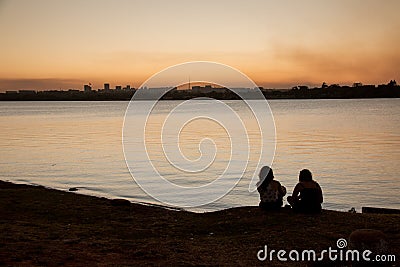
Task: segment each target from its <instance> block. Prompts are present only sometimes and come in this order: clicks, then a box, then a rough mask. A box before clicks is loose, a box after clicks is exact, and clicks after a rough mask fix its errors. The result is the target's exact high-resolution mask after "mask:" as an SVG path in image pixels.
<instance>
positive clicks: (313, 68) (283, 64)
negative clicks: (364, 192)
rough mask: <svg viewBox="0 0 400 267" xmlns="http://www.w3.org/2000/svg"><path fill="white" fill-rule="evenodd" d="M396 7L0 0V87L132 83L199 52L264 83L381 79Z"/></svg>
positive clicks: (397, 55)
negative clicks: (0, 40) (0, 42)
mask: <svg viewBox="0 0 400 267" xmlns="http://www.w3.org/2000/svg"><path fill="white" fill-rule="evenodd" d="M399 10H400V2H399V1H396V0H387V1H384V2H382V1H378V0H352V1H336V0H327V1H318V0H305V1H297V2H294V1H290V0H282V1H265V0H254V1H238V0H232V1H228V0H219V1H211V0H205V1H182V0H171V1H161V0H158V1H157V0H149V1H140V0H132V1H127V0H121V1H110V0H86V1H77V0H72V1H51V0H41V1H28V0H13V1H11V0H2V1H1V0H0V31H1V32H2V44H1V46H2V49H1V50H0V57H1V58H2V64H1V66H0V92H4V91H5V90H20V89H34V90H49V89H57V90H59V89H61V90H68V89H70V88H79V89H82V85H83V84H88V83H91V84H92V85H93V87H94V88H100V87H101V86H102V85H103V84H104V83H106V82H108V83H110V84H118V85H122V86H123V85H126V84H130V85H131V86H132V87H135V88H138V87H140V86H141V84H142V83H143V82H144V81H145V80H146V79H148V78H149V77H150V76H152V75H153V74H155V73H157V72H159V71H161V70H162V69H164V68H166V67H169V66H171V65H175V64H179V63H183V62H187V61H198V60H201V61H215V62H220V63H223V64H227V65H230V66H232V67H234V68H237V69H239V70H240V71H242V72H243V73H245V74H246V75H248V76H249V77H250V78H251V79H252V80H253V81H254V82H255V83H256V84H257V85H259V86H262V87H265V88H290V87H292V86H295V85H299V84H304V85H309V86H319V85H321V83H322V82H326V83H327V84H333V83H339V84H349V85H351V84H352V83H354V82H362V83H364V84H381V83H386V82H387V81H389V80H392V79H396V80H400V76H399V75H400V74H399V71H398V70H399V69H400V50H399V49H398V43H399V41H400V36H399V35H398V31H399V29H400V18H399V16H398V12H399ZM166 84H168V81H166Z"/></svg>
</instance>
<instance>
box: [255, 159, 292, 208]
mask: <svg viewBox="0 0 400 267" xmlns="http://www.w3.org/2000/svg"><path fill="white" fill-rule="evenodd" d="M259 178H260V181H259V182H258V183H257V191H258V193H260V204H259V206H260V208H262V209H264V210H277V209H280V208H281V207H282V205H283V197H284V196H285V195H286V188H285V187H284V186H282V185H281V183H280V182H278V181H276V180H274V172H273V171H272V169H271V168H270V167H268V166H264V167H262V168H261V170H260V174H259Z"/></svg>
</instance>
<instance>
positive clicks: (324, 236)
mask: <svg viewBox="0 0 400 267" xmlns="http://www.w3.org/2000/svg"><path fill="white" fill-rule="evenodd" d="M0 192H1V193H0V214H1V218H0V240H1V241H0V265H12V266H15V265H18V266H21V265H22V266H24V265H25V266H31V265H40V266H43V265H51V266H54V265H70V266H87V265H118V266H120V265H125V266H126V265H132V266H133V265H135V266H143V265H160V266H166V265H168V266H171V265H172V266H176V265H229V266H235V265H247V266H248V265H250V266H254V265H263V266H267V265H268V266H305V265H306V263H304V262H302V263H293V262H291V263H283V262H279V261H277V260H275V261H274V262H273V263H272V264H271V262H260V261H258V259H257V252H258V251H259V250H260V249H261V248H263V246H264V245H268V247H269V248H271V249H276V250H279V249H285V250H287V251H289V250H291V249H297V250H302V249H314V250H323V249H327V248H328V247H335V246H336V240H337V239H339V238H348V236H349V235H350V233H351V232H352V231H353V230H355V229H362V228H372V229H377V230H381V231H383V232H384V233H385V234H386V235H387V236H388V238H389V242H390V244H391V248H392V250H393V253H394V254H395V255H399V254H400V253H399V252H400V249H399V248H400V231H399V230H400V215H379V214H359V213H358V214H351V213H345V212H337V211H327V210H324V211H323V212H322V214H320V215H317V216H310V215H301V214H294V213H293V212H292V211H291V210H284V209H283V210H282V211H279V212H271V213H265V212H263V211H261V210H260V209H259V208H258V207H241V208H234V209H228V210H223V211H218V212H212V213H203V214H196V213H191V212H186V211H174V210H167V209H163V208H160V207H152V206H144V205H139V204H130V203H127V202H125V201H112V200H109V199H105V198H97V197H92V196H85V195H79V194H75V193H71V192H64V191H58V190H53V189H46V188H44V187H36V186H28V185H15V184H11V183H7V182H1V181H0ZM255 204H256V203H255Z"/></svg>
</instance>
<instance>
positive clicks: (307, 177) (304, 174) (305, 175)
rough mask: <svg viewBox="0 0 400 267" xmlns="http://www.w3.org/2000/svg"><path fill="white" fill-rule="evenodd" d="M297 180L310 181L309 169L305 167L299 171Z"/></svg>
mask: <svg viewBox="0 0 400 267" xmlns="http://www.w3.org/2000/svg"><path fill="white" fill-rule="evenodd" d="M299 181H300V182H308V181H312V174H311V172H310V171H309V170H307V169H303V170H301V171H300V174H299Z"/></svg>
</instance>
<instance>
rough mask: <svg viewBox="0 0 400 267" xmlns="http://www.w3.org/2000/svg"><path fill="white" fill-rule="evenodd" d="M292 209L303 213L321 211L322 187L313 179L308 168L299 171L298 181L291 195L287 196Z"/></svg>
mask: <svg viewBox="0 0 400 267" xmlns="http://www.w3.org/2000/svg"><path fill="white" fill-rule="evenodd" d="M287 200H288V202H289V204H290V205H291V206H292V208H293V210H295V211H297V212H303V213H318V212H321V204H322V202H323V197H322V189H321V187H320V186H319V184H318V183H317V182H316V181H314V180H313V178H312V174H311V172H310V171H309V170H307V169H304V170H301V171H300V174H299V183H298V184H297V185H296V186H295V188H294V189H293V194H292V196H288V198H287Z"/></svg>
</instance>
